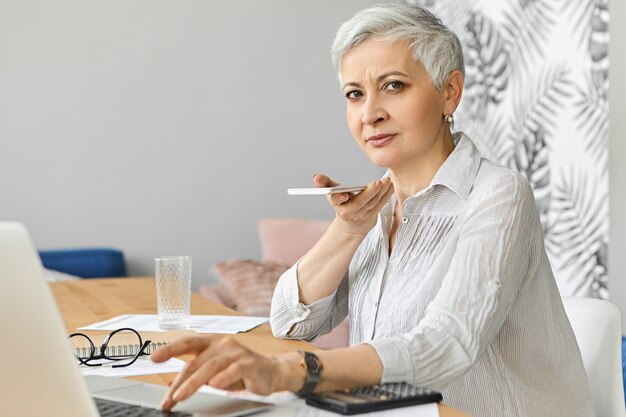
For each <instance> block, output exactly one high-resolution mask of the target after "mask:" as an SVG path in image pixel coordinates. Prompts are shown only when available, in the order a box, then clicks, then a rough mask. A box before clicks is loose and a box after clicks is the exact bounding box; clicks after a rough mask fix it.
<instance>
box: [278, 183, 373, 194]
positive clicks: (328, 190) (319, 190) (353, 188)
mask: <svg viewBox="0 0 626 417" xmlns="http://www.w3.org/2000/svg"><path fill="white" fill-rule="evenodd" d="M366 188H367V185H339V186H337V187H311V188H289V189H288V190H287V194H289V195H328V194H338V193H355V194H356V193H359V192H361V191H363V190H364V189H366Z"/></svg>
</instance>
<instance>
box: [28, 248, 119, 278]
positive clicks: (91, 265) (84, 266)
mask: <svg viewBox="0 0 626 417" xmlns="http://www.w3.org/2000/svg"><path fill="white" fill-rule="evenodd" d="M39 256H40V257H41V262H42V264H43V266H44V267H45V268H47V269H53V270H55V271H59V272H64V273H66V274H71V275H76V276H79V277H82V278H104V277H125V276H126V263H125V261H124V253H123V252H122V251H120V250H117V249H113V248H84V249H56V250H40V251H39Z"/></svg>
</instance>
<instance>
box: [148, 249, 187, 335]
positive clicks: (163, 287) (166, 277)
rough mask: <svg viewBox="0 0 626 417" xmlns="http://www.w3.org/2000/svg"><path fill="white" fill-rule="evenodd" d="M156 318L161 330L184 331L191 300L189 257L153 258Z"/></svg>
mask: <svg viewBox="0 0 626 417" xmlns="http://www.w3.org/2000/svg"><path fill="white" fill-rule="evenodd" d="M154 269H155V275H156V290H157V291H156V292H157V318H158V321H159V327H160V328H161V329H163V330H176V329H186V328H187V324H188V322H189V304H190V299H191V257H189V256H163V257H159V258H154Z"/></svg>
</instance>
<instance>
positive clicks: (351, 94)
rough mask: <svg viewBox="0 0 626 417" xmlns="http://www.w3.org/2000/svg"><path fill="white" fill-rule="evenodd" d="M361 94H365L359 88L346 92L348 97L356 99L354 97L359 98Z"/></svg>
mask: <svg viewBox="0 0 626 417" xmlns="http://www.w3.org/2000/svg"><path fill="white" fill-rule="evenodd" d="M361 96H363V93H362V92H360V91H359V90H352V91H348V92H347V93H346V98H347V99H348V100H354V99H357V98H359V97H361Z"/></svg>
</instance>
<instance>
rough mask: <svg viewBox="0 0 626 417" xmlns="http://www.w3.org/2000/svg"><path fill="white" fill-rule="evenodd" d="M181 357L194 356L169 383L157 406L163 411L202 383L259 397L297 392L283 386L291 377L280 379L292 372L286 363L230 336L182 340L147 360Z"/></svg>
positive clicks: (208, 336) (170, 407)
mask: <svg viewBox="0 0 626 417" xmlns="http://www.w3.org/2000/svg"><path fill="white" fill-rule="evenodd" d="M185 354H194V355H196V357H195V358H194V359H193V360H192V361H191V362H189V363H187V365H186V366H185V368H184V369H183V370H182V371H181V372H180V374H178V375H177V376H176V378H175V379H174V381H173V382H172V384H171V386H170V388H169V390H168V392H167V394H166V395H165V398H164V399H163V402H162V403H161V407H162V408H163V410H166V411H169V410H171V409H172V407H174V405H176V403H178V402H179V401H183V400H185V399H187V398H189V397H190V396H191V395H192V394H193V393H194V392H195V391H196V390H197V389H198V388H200V387H201V386H202V385H204V384H209V385H211V386H212V387H215V388H219V389H225V390H242V389H246V390H249V391H252V392H254V393H256V394H260V395H268V394H270V393H272V392H275V391H281V390H286V389H290V388H294V389H295V390H298V389H299V387H289V386H288V385H287V384H286V383H285V381H287V380H290V379H291V380H292V381H293V379H294V378H293V377H294V376H295V375H291V378H281V376H282V375H288V374H290V373H292V372H293V367H291V366H290V363H289V361H286V360H281V359H280V358H278V357H273V358H268V357H266V356H263V355H260V354H258V353H256V352H253V351H251V350H250V349H248V348H245V347H243V346H242V345H240V344H239V343H238V342H237V341H235V339H234V338H233V337H232V336H223V335H203V336H187V337H183V338H181V339H178V340H177V341H175V342H172V343H170V344H168V345H166V346H164V347H162V348H160V349H157V350H156V351H154V352H153V353H152V354H151V355H150V357H151V358H152V360H153V361H154V362H164V361H166V360H168V359H170V358H173V357H175V356H179V355H185ZM290 368H291V372H290ZM296 372H297V370H296ZM281 374H282V375H281ZM296 381H297V378H296ZM302 383H303V384H304V374H303V375H302ZM296 384H297V382H296Z"/></svg>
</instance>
